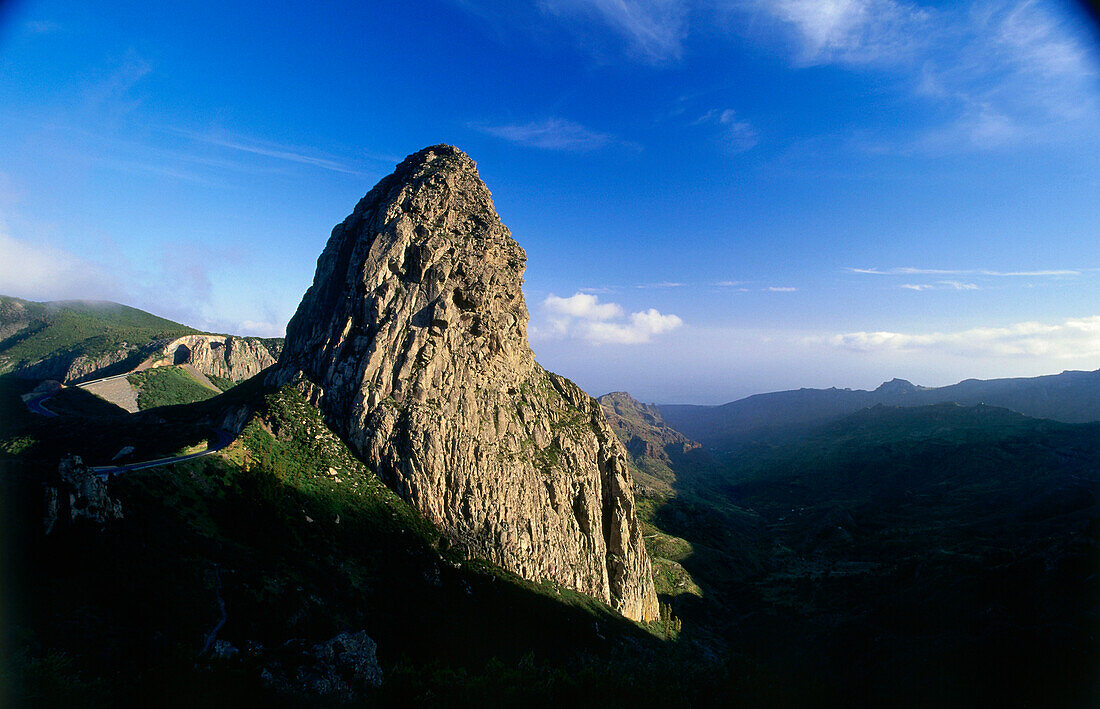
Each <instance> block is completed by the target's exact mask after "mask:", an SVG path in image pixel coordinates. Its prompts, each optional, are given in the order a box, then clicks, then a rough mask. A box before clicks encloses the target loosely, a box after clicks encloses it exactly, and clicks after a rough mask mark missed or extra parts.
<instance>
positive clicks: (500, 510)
mask: <svg viewBox="0 0 1100 709" xmlns="http://www.w3.org/2000/svg"><path fill="white" fill-rule="evenodd" d="M525 263H526V254H525V253H524V251H523V249H522V248H520V246H519V245H518V244H517V243H516V242H515V241H514V240H513V239H512V237H511V235H510V233H509V231H508V229H507V228H506V227H505V226H504V225H503V224H501V222H500V218H499V217H498V216H497V213H496V210H495V209H494V207H493V202H492V198H491V196H490V194H489V190H488V189H487V188H486V186H485V184H484V183H483V182H482V181H481V179H480V177H479V176H478V173H477V167H476V165H475V164H474V162H473V161H472V160H471V159H470V158H469V157H468V156H467V155H466V154H465V153H463V152H462V151H460V150H458V149H457V148H454V147H451V146H447V145H438V146H434V147H430V148H426V149H424V150H421V151H420V152H418V153H416V154H414V155H412V156H410V157H408V158H406V160H405V161H404V162H402V163H401V164H400V165H399V166H398V167H397V170H396V171H395V172H394V174H392V175H390V176H389V177H387V178H385V179H383V180H382V181H381V182H379V183H378V185H377V186H375V188H374V189H373V190H371V191H370V193H368V194H367V195H366V197H364V198H363V199H362V200H361V201H360V202H359V204H358V205H357V206H356V208H355V211H354V212H353V213H352V214H351V216H349V217H348V218H347V219H346V220H345V221H344V222H343V223H342V224H340V225H338V226H337V227H336V228H335V229H334V230H333V232H332V236H331V238H330V239H329V242H328V245H327V246H326V247H325V250H324V252H323V253H322V254H321V257H320V259H319V260H318V263H317V273H316V276H315V277H314V281H313V285H312V287H311V288H310V289H309V290H308V291H307V292H306V295H305V297H304V299H303V300H302V303H301V305H300V306H299V308H298V312H297V313H296V314H295V316H294V318H293V319H292V320H291V322H290V324H289V326H288V328H287V340H286V344H285V348H284V350H283V352H282V354H281V356H280V357H279V361H278V363H277V365H276V367H275V369H274V370H272V372H271V373H270V374H269V375H268V379H267V381H268V383H269V384H274V385H282V384H285V383H288V382H296V383H297V385H298V387H299V389H300V390H301V391H302V392H303V393H304V394H305V395H306V396H307V397H308V398H309V400H310V401H311V402H313V403H314V404H315V405H316V406H317V407H318V408H319V409H320V411H321V413H322V415H323V416H324V418H325V420H326V422H327V423H328V425H329V426H331V427H332V428H333V429H334V430H335V431H337V432H338V433H339V434H340V435H341V436H342V437H343V438H344V439H345V440H346V441H347V442H348V443H349V444H350V445H351V447H352V448H353V449H354V450H355V452H356V453H357V454H358V455H359V456H360V457H361V458H362V459H363V460H364V461H365V462H366V463H367V464H368V465H370V466H371V467H372V468H374V469H375V471H376V472H377V473H378V474H379V475H380V476H381V477H382V478H383V479H384V480H385V481H386V482H387V484H388V485H390V486H391V487H392V488H393V489H394V490H396V491H397V492H398V493H399V494H400V495H402V496H403V497H404V498H405V499H406V500H408V501H409V502H411V503H412V504H413V505H415V506H416V507H417V508H419V509H420V510H421V511H422V512H423V513H424V514H425V515H426V516H427V517H428V518H429V519H431V520H432V521H433V522H434V523H436V524H438V525H439V526H440V528H441V529H442V530H443V532H444V533H445V534H446V535H447V537H448V538H449V539H450V540H451V541H452V542H453V543H456V544H459V545H462V546H465V547H466V548H468V549H469V550H470V551H471V552H472V553H474V554H476V555H478V556H482V557H484V558H487V559H489V560H491V561H494V562H496V563H498V564H500V565H501V566H503V567H504V568H506V569H509V570H511V571H514V572H516V573H518V574H520V575H521V576H523V577H525V578H528V579H532V580H540V579H547V580H551V581H554V582H557V583H559V584H562V585H564V586H566V587H569V588H572V589H575V590H578V591H581V592H582V593H586V594H588V595H591V596H593V597H595V598H598V599H601V600H603V601H605V602H607V603H609V604H610V605H611V606H612V607H614V608H615V609H617V610H618V611H619V612H621V613H622V614H623V615H625V616H627V617H629V618H632V619H635V620H652V619H654V618H656V616H657V613H658V607H657V596H656V592H655V590H654V585H653V578H652V573H651V569H650V560H649V556H648V555H647V554H646V551H645V546H644V545H643V541H642V535H641V529H640V526H639V524H638V520H637V518H636V514H635V507H634V493H633V480H632V477H631V474H630V472H629V469H628V466H627V453H626V451H625V450H624V448H623V446H622V444H621V443H620V442H619V440H618V439H617V438H616V436H615V434H614V432H613V431H612V430H611V428H610V427H609V426H608V423H607V421H606V419H605V418H604V415H603V412H602V410H601V408H600V406H599V404H598V403H597V402H596V401H595V400H594V399H592V398H591V397H590V396H588V395H587V394H585V393H584V392H583V391H582V390H581V389H580V388H579V387H577V386H576V385H575V384H573V383H572V382H570V381H569V380H567V379H565V378H563V377H560V376H557V375H555V374H551V373H549V372H547V371H545V370H544V369H543V368H542V367H540V366H539V365H538V364H537V363H536V362H535V360H534V355H533V353H532V352H531V349H530V347H529V345H528V343H527V320H528V313H527V306H526V304H525V302H524V299H523V293H522V291H521V289H520V286H521V284H522V282H523V270H524V266H525Z"/></svg>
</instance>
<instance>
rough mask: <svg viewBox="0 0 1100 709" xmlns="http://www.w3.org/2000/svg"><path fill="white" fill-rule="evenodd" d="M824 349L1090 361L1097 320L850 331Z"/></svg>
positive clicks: (1099, 352)
mask: <svg viewBox="0 0 1100 709" xmlns="http://www.w3.org/2000/svg"><path fill="white" fill-rule="evenodd" d="M825 342H827V343H828V344H829V345H831V346H833V347H837V348H842V349H846V350H853V351H857V352H872V351H882V350H909V351H913V350H924V351H930V350H932V351H940V352H943V353H947V354H955V355H964V356H968V357H990V356H992V357H1044V358H1048V359H1055V360H1057V359H1086V360H1087V359H1092V358H1096V357H1098V356H1100V316H1092V317H1086V318H1076V319H1068V320H1065V321H1064V322H1062V323H1060V324H1055V325H1052V324H1046V323H1040V322H1022V323H1016V324H1013V325H1009V326H1007V327H980V328H972V329H969V330H961V331H957V332H931V333H899V332H887V331H879V332H851V333H845V334H839V335H833V336H831V337H828V338H825Z"/></svg>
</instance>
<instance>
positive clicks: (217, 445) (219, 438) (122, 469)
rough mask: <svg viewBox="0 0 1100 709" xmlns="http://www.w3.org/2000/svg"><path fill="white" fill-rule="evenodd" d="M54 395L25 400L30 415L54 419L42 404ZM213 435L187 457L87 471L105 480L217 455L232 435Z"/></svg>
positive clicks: (117, 376)
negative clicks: (202, 447)
mask: <svg viewBox="0 0 1100 709" xmlns="http://www.w3.org/2000/svg"><path fill="white" fill-rule="evenodd" d="M125 376H127V375H126V374H118V375H115V376H113V377H104V378H103V379H95V380H93V381H91V382H84V384H93V383H95V382H102V381H107V380H110V379H118V378H119V377H125ZM78 386H82V385H78ZM56 394H57V392H43V393H42V394H39V395H37V396H34V397H31V398H30V399H27V400H26V402H25V403H26V405H27V408H28V409H30V411H31V413H34V414H38V415H39V416H45V417H47V418H55V417H56V416H57V414H56V413H54V412H53V411H50V410H49V409H47V408H46V407H45V405H44V404H45V402H46V401H47V400H48V399H51V398H53V397H54V396H55V395H56ZM214 435H215V439H214V440H213V441H212V442H211V443H209V444H208V446H207V448H206V450H204V451H199V452H198V453H188V454H187V455H177V456H171V457H168V458H155V459H154V460H145V461H142V462H140V463H127V464H125V465H92V466H88V470H90V471H91V472H92V473H93V474H94V475H97V476H99V477H102V478H107V477H110V476H111V475H118V474H121V473H130V472H133V471H135V470H145V469H146V468H155V467H157V466H159V465H172V464H174V463H182V462H183V461H185V460H192V459H194V458H201V457H203V456H204V455H210V454H211V453H217V452H218V451H220V450H221V449H223V448H225V447H226V446H228V445H229V444H230V443H232V442H233V436H232V434H230V433H229V432H228V431H223V430H222V429H220V428H218V429H214Z"/></svg>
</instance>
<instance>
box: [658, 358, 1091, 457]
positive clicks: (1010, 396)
mask: <svg viewBox="0 0 1100 709" xmlns="http://www.w3.org/2000/svg"><path fill="white" fill-rule="evenodd" d="M942 403H956V404H961V405H964V406H977V405H979V404H986V405H990V406H999V407H1002V408H1006V409H1010V410H1012V411H1016V412H1018V413H1021V414H1024V415H1025V416H1031V417H1034V418H1045V419H1052V420H1055V421H1063V422H1066V423H1085V422H1089V421H1100V370H1097V371H1094V372H1077V371H1071V372H1062V373H1061V374H1053V375H1048V376H1042V377H1030V378H1014V379H986V380H982V379H967V380H965V381H962V382H959V383H958V384H952V385H951V386H944V387H922V386H916V385H915V384H913V383H911V382H908V381H906V380H904V379H892V380H890V381H888V382H884V383H883V384H881V385H880V386H879V387H878V388H876V389H874V390H873V391H866V390H862V389H836V388H832V389H797V390H792V391H780V392H773V393H770V394H757V395H754V396H750V397H746V398H744V399H738V400H737V401H732V402H730V403H728V404H722V405H721V406H692V405H680V404H677V405H668V404H666V405H662V406H660V407H658V408H659V409H660V412H661V415H662V416H663V417H664V419H665V421H667V422H668V424H669V425H671V426H672V427H673V428H675V429H677V430H678V431H680V432H682V433H683V434H684V435H686V436H688V437H689V438H692V439H694V440H696V441H699V442H700V443H702V444H703V445H705V446H708V447H712V448H719V449H724V448H732V447H736V446H738V445H741V444H744V443H747V442H749V441H752V440H754V439H758V438H762V437H774V436H783V435H785V434H798V433H802V432H804V431H806V430H807V429H809V428H812V427H814V426H817V425H819V424H822V423H826V422H829V421H833V420H836V419H839V418H841V417H843V416H846V415H848V414H852V413H855V412H856V411H859V410H860V409H866V408H869V407H872V406H876V405H879V404H883V405H886V406H927V405H929V404H942Z"/></svg>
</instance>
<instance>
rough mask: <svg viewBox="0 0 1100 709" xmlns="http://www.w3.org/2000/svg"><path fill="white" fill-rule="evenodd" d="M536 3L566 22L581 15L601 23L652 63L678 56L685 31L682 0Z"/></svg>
mask: <svg viewBox="0 0 1100 709" xmlns="http://www.w3.org/2000/svg"><path fill="white" fill-rule="evenodd" d="M539 5H540V7H542V9H543V10H544V11H546V12H548V13H550V14H552V15H555V16H558V17H560V18H563V19H565V20H568V21H570V22H572V21H575V19H576V18H578V17H581V18H584V19H587V20H590V21H595V22H597V23H600V24H603V25H605V26H606V27H608V28H610V29H611V30H612V31H614V32H615V33H617V34H618V35H620V36H621V37H622V38H623V39H625V40H626V41H627V44H628V46H629V48H630V51H631V52H632V53H633V54H635V55H636V56H638V57H640V58H641V59H643V60H645V61H648V62H651V63H655V64H660V63H663V62H666V61H669V60H674V59H679V58H680V54H681V51H682V42H683V40H684V37H685V36H686V35H687V19H688V3H687V2H686V1H685V0H542V1H541V2H540V3H539Z"/></svg>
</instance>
